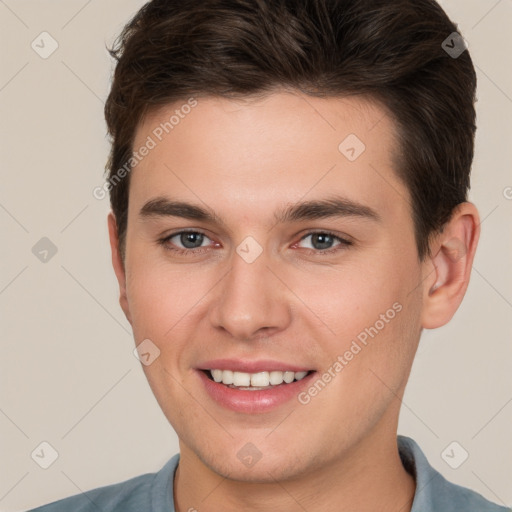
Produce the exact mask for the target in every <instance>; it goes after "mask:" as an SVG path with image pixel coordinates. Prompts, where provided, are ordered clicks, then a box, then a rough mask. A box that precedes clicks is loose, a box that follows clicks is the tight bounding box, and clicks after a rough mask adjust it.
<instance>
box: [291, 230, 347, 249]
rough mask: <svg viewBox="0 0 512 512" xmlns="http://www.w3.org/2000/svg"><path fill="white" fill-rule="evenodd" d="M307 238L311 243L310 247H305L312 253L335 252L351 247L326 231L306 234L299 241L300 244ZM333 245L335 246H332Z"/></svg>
mask: <svg viewBox="0 0 512 512" xmlns="http://www.w3.org/2000/svg"><path fill="white" fill-rule="evenodd" d="M308 238H311V242H310V247H306V249H311V250H313V251H314V252H317V253H322V254H329V253H333V252H337V251H339V250H343V249H344V248H345V247H347V246H350V245H352V242H350V241H348V240H345V239H343V238H341V237H339V236H337V235H335V234H334V233H329V232H327V231H315V232H312V233H308V234H307V235H305V236H304V237H302V238H301V240H300V241H301V242H302V241H304V240H306V239H308ZM335 242H338V243H335ZM299 243H300V242H299ZM333 244H335V245H334V246H333Z"/></svg>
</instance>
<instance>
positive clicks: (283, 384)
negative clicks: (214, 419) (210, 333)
mask: <svg viewBox="0 0 512 512" xmlns="http://www.w3.org/2000/svg"><path fill="white" fill-rule="evenodd" d="M219 367H220V368H219ZM316 374H317V371H316V370H307V369H305V368H304V367H299V366H291V365H289V364H286V363H279V362H277V361H266V362H265V361H260V362H247V361H246V362H244V361H241V360H237V361H233V360H216V361H210V362H209V363H206V364H203V365H202V368H196V375H198V376H199V380H200V382H201V383H202V386H203V388H202V389H203V390H204V391H205V392H206V395H207V396H208V397H209V398H210V399H212V400H213V402H214V403H216V404H217V405H220V406H221V407H222V408H224V409H229V410H231V411H235V412H237V413H243V414H257V413H265V412H270V411H272V410H274V409H276V408H278V407H279V406H281V405H284V404H286V403H289V402H291V401H293V400H294V399H296V400H297V401H299V400H298V398H299V394H300V393H301V392H302V391H304V389H306V388H307V387H308V386H310V385H311V382H312V380H313V379H314V377H315V375H316ZM299 403H302V402H300V401H299Z"/></svg>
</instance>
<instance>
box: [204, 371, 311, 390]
mask: <svg viewBox="0 0 512 512" xmlns="http://www.w3.org/2000/svg"><path fill="white" fill-rule="evenodd" d="M201 371H202V372H203V373H204V374H205V375H206V377H207V378H208V379H209V380H211V381H213V382H216V383H218V384H222V385H224V386H226V387H228V388H231V389H238V390H240V391H263V390H270V389H273V388H276V387H278V386H282V385H286V384H291V383H293V382H299V381H301V380H302V379H304V378H306V377H307V376H308V375H310V374H311V373H313V372H314V370H308V371H299V372H294V371H289V370H268V371H261V372H256V373H248V372H238V371H234V370H221V369H218V368H217V369H208V370H201Z"/></svg>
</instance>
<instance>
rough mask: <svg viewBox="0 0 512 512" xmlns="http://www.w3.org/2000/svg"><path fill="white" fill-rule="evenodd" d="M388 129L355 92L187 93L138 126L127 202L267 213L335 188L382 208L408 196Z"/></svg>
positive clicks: (374, 106)
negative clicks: (183, 201)
mask: <svg viewBox="0 0 512 512" xmlns="http://www.w3.org/2000/svg"><path fill="white" fill-rule="evenodd" d="M191 105H193V106H191ZM395 133H396V130H395V125H394V122H393V121H392V119H391V118H390V116H389V115H388V114H387V112H386V110H385V109H384V108H383V107H382V106H380V105H379V104H378V103H376V102H372V101H369V100H368V99H363V98H355V97H345V98H332V97H331V98H317V97H311V96H306V95H304V94H302V93H295V92H294V93H291V92H275V93H272V94H268V95H266V96H264V97H259V98H246V99H241V100H231V99H225V98H217V97H205V98H197V99H195V100H193V102H191V101H190V100H188V99H185V100H183V101H181V102H176V103H173V104H170V105H166V106H165V107H161V108H159V109H158V110H155V111H154V112H152V113H151V114H150V115H148V116H147V117H146V119H145V120H144V122H143V123H141V125H140V126H139V127H138V129H137V132H136V137H135V142H134V148H133V149H134V151H137V150H138V149H139V148H141V147H143V146H144V145H148V146H151V149H150V150H149V151H148V152H147V154H146V156H145V157H144V158H143V159H142V160H141V161H140V163H138V164H137V166H136V167H135V168H134V169H133V170H132V176H131V184H130V203H131V204H133V203H136V204H137V205H138V206H139V207H140V206H142V203H143V202H144V201H147V200H149V199H151V198H153V197H156V196H162V195H168V196H169V197H176V196H177V195H179V196H180V197H182V196H186V197H187V198H188V199H191V200H194V201H195V202H196V203H197V202H204V203H206V204H208V205H210V206H212V207H213V208H214V209H215V210H217V209H220V208H222V209H223V210H225V212H226V213H233V214H235V212H236V211H237V209H238V213H239V212H240V211H241V209H244V210H245V211H249V210H250V211H252V212H259V213H261V214H262V215H265V212H268V216H270V214H272V213H273V211H272V212H270V211H269V207H270V206H271V205H275V206H276V207H277V206H280V205H282V204H283V203H293V202H296V201H298V200H299V199H301V198H302V199H316V198H319V197H322V196H325V195H326V194H328V193H332V192H336V193H339V194H342V195H344V196H345V197H348V198H349V199H353V200H359V201H360V200H361V199H364V200H365V201H366V203H367V204H369V205H372V207H373V208H374V209H377V210H381V209H383V208H384V209H385V208H389V204H390V203H392V204H395V205H396V204H397V203H398V202H399V201H401V202H404V200H405V202H407V201H408V193H407V190H406V188H405V186H404V185H403V183H402V182H401V181H400V180H399V179H398V178H397V175H396V171H395V166H396V164H395V158H394V155H395V152H396V151H395V150H396V148H397V146H398V144H397V139H396V135H395Z"/></svg>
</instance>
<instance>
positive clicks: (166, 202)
mask: <svg viewBox="0 0 512 512" xmlns="http://www.w3.org/2000/svg"><path fill="white" fill-rule="evenodd" d="M139 216H140V217H141V218H142V219H147V218H155V217H181V218H184V219H190V220H198V221H204V222H209V223H211V224H219V225H221V226H224V227H225V225H226V224H225V222H224V221H223V220H222V219H221V218H220V217H219V216H218V215H217V214H216V213H215V212H214V211H213V210H212V209H211V208H209V207H207V206H200V205H198V204H192V203H187V202H184V201H174V200H170V199H168V198H166V197H156V198H154V199H151V200H149V201H148V202H147V203H145V204H144V206H143V207H142V208H141V209H140V212H139ZM341 217H355V218H362V219H367V220H371V221H375V222H380V221H381V220H382V218H381V216H380V215H379V214H378V213H377V212H376V211H375V210H374V209H372V208H370V207H369V206H366V205H363V204H361V203H358V202H356V201H353V200H351V199H347V198H345V197H340V196H332V197H328V198H326V199H320V200H311V201H303V202H299V203H295V204H292V205H288V206H286V207H284V208H282V209H280V210H279V211H277V212H276V213H275V214H274V219H275V221H276V223H277V224H282V223H286V222H298V221H306V220H317V219H327V218H341Z"/></svg>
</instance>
